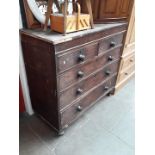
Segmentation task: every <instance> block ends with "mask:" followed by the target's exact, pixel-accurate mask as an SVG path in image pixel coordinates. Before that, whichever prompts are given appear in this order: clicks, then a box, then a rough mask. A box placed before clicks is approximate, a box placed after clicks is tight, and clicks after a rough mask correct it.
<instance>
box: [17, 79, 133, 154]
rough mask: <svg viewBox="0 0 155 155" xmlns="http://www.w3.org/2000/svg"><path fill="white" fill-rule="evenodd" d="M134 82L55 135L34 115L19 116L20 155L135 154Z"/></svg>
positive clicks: (131, 81)
mask: <svg viewBox="0 0 155 155" xmlns="http://www.w3.org/2000/svg"><path fill="white" fill-rule="evenodd" d="M134 91H135V90H134V79H132V80H130V82H129V83H128V84H127V85H126V86H125V87H124V88H123V89H121V90H120V91H119V92H118V93H117V94H116V95H114V96H111V97H108V98H106V99H104V101H103V100H101V101H100V102H98V103H97V104H96V105H95V106H94V107H93V108H91V109H90V110H89V111H88V113H87V114H85V115H84V116H82V117H81V118H80V119H79V120H78V121H77V122H76V123H74V124H73V125H72V126H70V127H69V128H68V129H67V130H66V131H65V135H64V136H60V137H57V136H56V134H55V133H54V132H53V131H52V129H51V128H50V127H48V126H47V125H46V124H45V123H44V122H43V121H42V120H40V119H39V118H38V117H37V116H35V115H33V116H25V115H24V116H20V123H19V128H20V134H19V141H20V150H19V151H20V155H134Z"/></svg>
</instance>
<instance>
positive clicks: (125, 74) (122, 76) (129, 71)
mask: <svg viewBox="0 0 155 155" xmlns="http://www.w3.org/2000/svg"><path fill="white" fill-rule="evenodd" d="M134 70H135V65H132V66H131V67H130V68H128V69H126V70H125V71H123V72H121V73H120V75H118V82H121V81H122V80H124V79H126V78H127V77H128V76H129V75H130V74H132V73H133V72H134Z"/></svg>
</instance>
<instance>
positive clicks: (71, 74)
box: [58, 48, 121, 90]
mask: <svg viewBox="0 0 155 155" xmlns="http://www.w3.org/2000/svg"><path fill="white" fill-rule="evenodd" d="M120 56H121V50H120V48H117V49H115V50H112V51H110V52H108V53H106V54H105V55H103V56H101V57H98V58H97V59H94V60H93V61H90V62H88V63H86V64H83V65H81V66H79V67H75V68H72V69H70V70H69V71H66V72H65V73H63V74H61V75H60V76H59V77H58V83H59V90H63V89H64V88H66V87H68V86H70V85H72V84H74V83H77V82H79V81H81V80H83V79H85V78H87V77H88V76H89V75H90V74H92V73H93V72H95V71H96V70H97V69H100V68H103V67H104V65H108V64H110V63H112V62H114V61H115V60H118V59H119V58H120Z"/></svg>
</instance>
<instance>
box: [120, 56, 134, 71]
mask: <svg viewBox="0 0 155 155" xmlns="http://www.w3.org/2000/svg"><path fill="white" fill-rule="evenodd" d="M134 64H135V55H131V56H129V57H127V58H123V59H122V65H121V68H120V69H121V70H124V69H126V68H128V67H129V66H132V65H134Z"/></svg>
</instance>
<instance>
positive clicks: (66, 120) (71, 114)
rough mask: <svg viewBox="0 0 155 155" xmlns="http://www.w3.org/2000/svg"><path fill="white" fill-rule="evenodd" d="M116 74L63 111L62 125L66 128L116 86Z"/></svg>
mask: <svg viewBox="0 0 155 155" xmlns="http://www.w3.org/2000/svg"><path fill="white" fill-rule="evenodd" d="M115 82H116V76H114V77H112V78H110V79H108V80H107V81H106V82H105V83H103V84H101V85H100V86H98V87H97V88H95V89H94V90H93V91H91V92H90V93H88V94H87V95H85V96H84V97H83V98H82V99H80V101H77V102H76V103H75V104H74V105H72V106H71V107H69V108H68V109H67V110H65V111H63V112H62V113H61V126H62V128H64V127H65V126H66V125H69V124H70V123H71V122H73V121H74V120H75V119H76V118H77V117H78V116H80V115H81V114H82V113H83V112H84V111H85V110H86V109H87V108H88V107H89V106H90V105H92V104H93V103H94V102H95V101H96V100H97V99H98V98H99V97H102V96H104V95H106V94H107V93H108V92H109V91H111V89H112V88H114V85H115Z"/></svg>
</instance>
